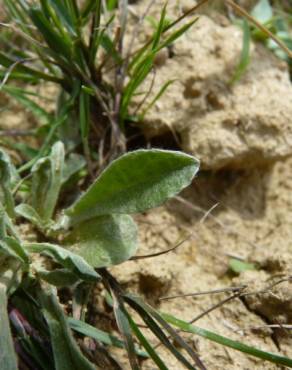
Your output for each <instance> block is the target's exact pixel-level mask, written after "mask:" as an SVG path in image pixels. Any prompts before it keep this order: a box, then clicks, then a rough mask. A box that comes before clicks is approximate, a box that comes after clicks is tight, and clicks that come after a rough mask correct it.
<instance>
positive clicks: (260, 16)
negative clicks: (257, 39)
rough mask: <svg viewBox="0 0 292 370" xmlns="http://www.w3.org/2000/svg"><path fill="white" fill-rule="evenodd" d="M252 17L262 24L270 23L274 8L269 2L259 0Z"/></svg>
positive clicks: (267, 0)
mask: <svg viewBox="0 0 292 370" xmlns="http://www.w3.org/2000/svg"><path fill="white" fill-rule="evenodd" d="M251 15H252V16H253V17H254V18H255V19H257V20H258V21H260V22H261V23H266V22H268V21H269V20H270V19H271V18H272V17H273V8H272V7H271V4H270V2H269V0H259V1H258V3H257V4H256V6H255V7H254V8H253V10H252V13H251Z"/></svg>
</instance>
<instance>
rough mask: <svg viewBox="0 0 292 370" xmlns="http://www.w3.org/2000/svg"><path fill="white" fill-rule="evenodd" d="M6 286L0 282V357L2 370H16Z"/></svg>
mask: <svg viewBox="0 0 292 370" xmlns="http://www.w3.org/2000/svg"><path fill="white" fill-rule="evenodd" d="M7 309H8V307H7V297H6V287H5V286H3V285H2V284H0V328H1V333H0V359H1V369H2V370H17V369H18V365H17V358H16V355H15V351H14V345H13V340H12V334H11V330H10V325H9V317H8V313H7Z"/></svg>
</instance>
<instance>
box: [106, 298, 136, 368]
mask: <svg viewBox="0 0 292 370" xmlns="http://www.w3.org/2000/svg"><path fill="white" fill-rule="evenodd" d="M112 294H113V309H114V314H115V318H116V322H117V325H118V329H119V331H120V333H121V334H122V336H123V338H124V341H125V347H126V349H127V353H128V358H129V362H130V365H131V369H132V370H140V366H139V364H138V359H137V356H136V353H135V345H134V340H133V336H132V333H131V327H130V323H129V321H128V317H127V311H126V310H125V307H124V305H123V302H122V301H121V300H120V297H119V296H117V295H116V294H115V292H114V291H112Z"/></svg>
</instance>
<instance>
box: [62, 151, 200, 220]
mask: <svg viewBox="0 0 292 370" xmlns="http://www.w3.org/2000/svg"><path fill="white" fill-rule="evenodd" d="M198 168H199V162H198V160H197V159H196V158H194V157H192V156H190V155H187V154H184V153H181V152H175V151H167V150H159V149H152V150H137V151H135V152H130V153H127V154H124V155H123V156H122V157H120V158H118V159H117V160H115V161H113V162H112V163H111V164H110V165H109V166H108V168H106V169H105V171H104V172H103V173H102V174H101V175H100V177H99V178H98V179H97V180H96V181H95V182H94V183H93V185H92V186H91V187H90V188H89V190H88V191H87V192H86V193H85V194H84V195H83V196H81V198H80V199H79V200H77V202H75V204H73V206H72V207H70V208H69V209H68V210H67V211H66V214H67V215H68V216H69V218H70V223H71V224H76V223H77V222H80V221H84V220H88V219H90V218H93V217H96V216H99V215H106V214H111V213H138V212H142V211H145V210H147V209H149V208H153V207H156V206H159V205H161V204H162V203H163V202H165V201H166V200H167V199H169V198H171V197H173V196H174V195H176V194H177V193H179V192H180V191H181V190H182V189H183V188H185V187H186V186H188V185H189V184H190V183H191V181H192V179H193V177H194V176H195V174H196V173H197V171H198Z"/></svg>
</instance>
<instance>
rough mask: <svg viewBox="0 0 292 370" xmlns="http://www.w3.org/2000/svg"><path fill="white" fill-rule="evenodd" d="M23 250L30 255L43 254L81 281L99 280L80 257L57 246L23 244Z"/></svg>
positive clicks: (96, 274)
mask: <svg viewBox="0 0 292 370" xmlns="http://www.w3.org/2000/svg"><path fill="white" fill-rule="evenodd" d="M24 248H25V249H26V250H27V251H28V252H30V253H43V254H45V255H47V256H49V257H51V258H53V260H55V261H56V262H58V263H59V264H60V265H62V266H63V267H65V268H67V269H68V270H69V271H72V272H73V273H74V274H76V275H77V276H79V277H80V278H81V279H83V280H90V281H96V280H97V279H98V278H99V275H98V273H97V272H96V271H95V270H94V269H93V268H92V267H91V266H90V265H88V263H86V262H85V260H84V259H83V258H82V257H80V256H78V255H76V254H74V253H72V252H70V251H68V250H66V249H64V248H62V247H59V246H57V245H54V244H49V243H25V244H24Z"/></svg>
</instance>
